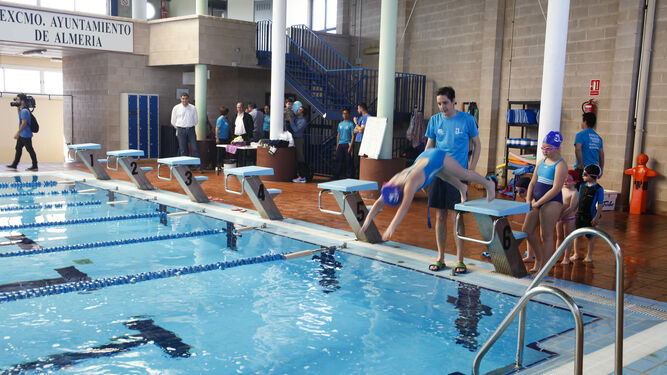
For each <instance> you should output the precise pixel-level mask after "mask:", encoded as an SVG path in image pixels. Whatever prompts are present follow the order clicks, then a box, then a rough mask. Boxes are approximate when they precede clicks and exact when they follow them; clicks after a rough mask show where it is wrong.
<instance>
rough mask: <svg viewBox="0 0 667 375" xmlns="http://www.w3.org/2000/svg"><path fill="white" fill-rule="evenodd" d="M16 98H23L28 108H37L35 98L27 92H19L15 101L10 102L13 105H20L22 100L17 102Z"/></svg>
mask: <svg viewBox="0 0 667 375" xmlns="http://www.w3.org/2000/svg"><path fill="white" fill-rule="evenodd" d="M16 99H20V100H23V101H24V102H25V106H26V108H35V106H36V105H37V104H36V103H35V98H33V97H32V96H30V95H26V94H18V95H17V96H16V98H14V101H13V102H11V103H9V105H10V106H12V107H20V106H21V102H17V101H16Z"/></svg>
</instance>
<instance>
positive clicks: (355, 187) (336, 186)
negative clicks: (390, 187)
mask: <svg viewBox="0 0 667 375" xmlns="http://www.w3.org/2000/svg"><path fill="white" fill-rule="evenodd" d="M317 187H318V188H320V189H323V190H321V191H320V194H319V195H318V198H317V206H318V208H319V209H320V211H322V212H324V213H328V214H334V215H343V216H345V219H347V223H348V224H349V225H350V228H352V231H353V232H354V235H355V236H357V239H358V240H360V241H364V242H370V243H377V242H381V241H382V235H381V234H380V231H378V229H377V227H376V226H375V223H371V224H370V225H369V226H368V229H367V230H366V232H362V231H361V226H362V225H363V224H364V220H366V216H368V208H367V207H366V204H364V200H363V199H361V195H360V194H359V192H360V191H365V190H377V189H378V184H377V182H375V181H365V180H357V179H353V178H346V179H344V180H337V181H329V182H323V183H321V184H317ZM328 192H331V193H332V194H333V196H334V198H335V199H336V202H338V206H339V207H340V212H339V211H332V210H326V209H324V208H322V194H324V193H328Z"/></svg>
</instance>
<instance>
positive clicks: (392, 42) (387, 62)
mask: <svg viewBox="0 0 667 375" xmlns="http://www.w3.org/2000/svg"><path fill="white" fill-rule="evenodd" d="M397 18H398V0H382V4H381V9H380V56H379V68H378V105H377V112H378V113H377V116H378V117H386V118H387V132H386V133H385V135H384V139H383V141H382V149H381V151H380V159H391V141H392V138H393V133H394V131H393V128H394V91H395V87H394V76H395V75H396V21H397Z"/></svg>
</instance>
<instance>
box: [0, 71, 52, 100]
mask: <svg viewBox="0 0 667 375" xmlns="http://www.w3.org/2000/svg"><path fill="white" fill-rule="evenodd" d="M0 91H6V92H16V93H18V92H25V93H30V94H50V95H62V93H63V73H62V72H60V71H56V70H39V69H23V68H14V67H0Z"/></svg>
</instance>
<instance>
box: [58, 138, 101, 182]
mask: <svg viewBox="0 0 667 375" xmlns="http://www.w3.org/2000/svg"><path fill="white" fill-rule="evenodd" d="M67 148H68V149H69V150H68V152H70V151H74V152H75V153H76V155H77V156H78V157H79V159H81V161H82V162H83V164H85V165H86V167H88V169H89V170H90V171H91V172H92V173H93V174H94V175H95V177H96V178H97V179H98V180H110V179H111V178H110V177H109V175H108V174H107V172H106V171H105V170H104V167H103V166H102V164H103V163H101V162H100V159H97V160H95V157H94V155H93V153H92V151H91V150H100V149H101V148H102V146H100V145H99V144H97V143H79V144H74V145H67ZM102 160H104V159H102Z"/></svg>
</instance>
